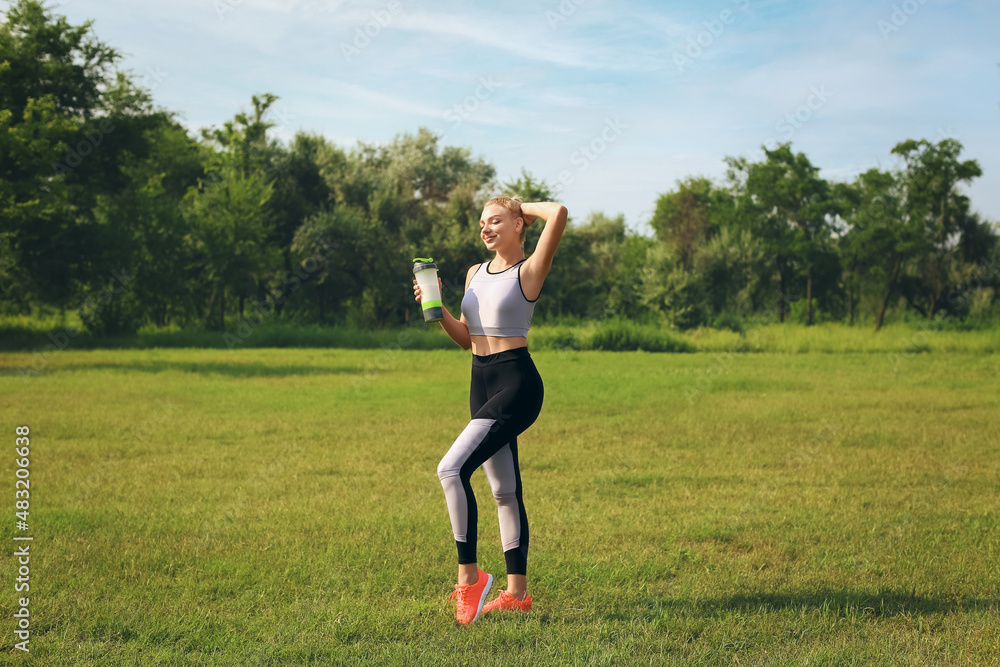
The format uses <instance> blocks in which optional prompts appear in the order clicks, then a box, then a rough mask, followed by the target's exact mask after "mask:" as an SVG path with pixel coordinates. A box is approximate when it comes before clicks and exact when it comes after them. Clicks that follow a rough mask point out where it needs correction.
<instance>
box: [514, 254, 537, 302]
mask: <svg viewBox="0 0 1000 667" xmlns="http://www.w3.org/2000/svg"><path fill="white" fill-rule="evenodd" d="M525 259H527V258H525ZM521 261H524V260H521ZM520 264H521V262H518V267H517V286H518V287H519V288H520V289H521V296H523V297H524V300H525V301H527V302H528V303H534V302H536V301H538V297H539V296H541V294H539V295H538V296H536V297H535V298H534V299H529V298H528V295H527V294H525V293H524V285H522V284H521V267H520ZM511 268H513V267H511Z"/></svg>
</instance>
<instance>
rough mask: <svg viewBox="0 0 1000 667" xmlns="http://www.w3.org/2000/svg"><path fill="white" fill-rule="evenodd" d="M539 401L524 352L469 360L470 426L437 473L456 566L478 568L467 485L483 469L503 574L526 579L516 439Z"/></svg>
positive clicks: (538, 381) (475, 517)
mask: <svg viewBox="0 0 1000 667" xmlns="http://www.w3.org/2000/svg"><path fill="white" fill-rule="evenodd" d="M542 395H543V388H542V378H541V376H540V375H539V374H538V370H537V369H536V368H535V364H534V362H532V360H531V356H530V355H529V354H528V348H526V347H518V348H515V349H513V350H505V351H503V352H497V353H496V354H490V355H487V356H479V355H475V354H474V355H472V388H471V390H470V393H469V407H470V412H471V413H472V420H471V421H470V422H469V424H468V425H467V426H466V427H465V430H463V431H462V433H461V434H460V435H459V436H458V438H457V439H456V440H455V442H454V444H452V446H451V448H450V449H449V450H448V453H447V454H445V456H444V458H443V459H441V463H440V464H439V465H438V469H437V472H438V477H439V478H440V480H441V486H442V487H444V495H445V499H446V500H447V501H448V514H449V515H450V516H451V527H452V532H453V533H454V534H455V544H456V545H457V546H458V562H459V563H461V564H469V563H475V562H477V560H476V539H477V535H478V531H477V524H478V521H479V512H478V510H477V508H476V497H475V496H474V495H473V493H472V485H471V484H470V483H469V479H470V478H471V477H472V473H473V472H474V471H475V470H476V468H478V467H479V466H482V467H483V470H485V471H486V477H487V479H489V482H490V488H491V489H492V490H493V497H494V498H495V499H496V502H497V514H498V515H499V518H500V539H501V541H502V542H503V554H504V560H505V561H506V564H507V574H527V567H528V517H527V515H526V514H525V513H524V502H523V500H522V498H521V470H520V467H519V466H518V461H517V436H518V435H520V434H521V433H523V432H524V431H525V430H526V429H527V428H528V427H529V426H531V425H532V424H533V423H534V422H535V419H536V418H537V417H538V413H539V412H540V411H541V409H542Z"/></svg>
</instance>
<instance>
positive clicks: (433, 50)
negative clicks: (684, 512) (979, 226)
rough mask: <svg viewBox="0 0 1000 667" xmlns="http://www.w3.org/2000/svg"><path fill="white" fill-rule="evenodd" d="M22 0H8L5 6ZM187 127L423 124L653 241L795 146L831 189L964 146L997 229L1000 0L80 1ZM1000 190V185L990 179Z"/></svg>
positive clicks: (578, 208) (287, 131) (75, 7)
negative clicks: (258, 107)
mask: <svg viewBox="0 0 1000 667" xmlns="http://www.w3.org/2000/svg"><path fill="white" fill-rule="evenodd" d="M7 4H9V3H3V2H0V7H4V6H6V5H7ZM51 4H52V6H53V7H54V8H55V11H57V12H58V13H62V14H65V15H67V16H68V17H69V18H70V20H71V22H73V23H79V22H82V21H83V20H86V19H93V20H94V29H95V31H96V32H97V34H98V35H99V36H100V37H101V39H103V40H104V41H106V42H108V43H110V44H111V45H112V46H114V47H116V48H118V49H119V50H121V51H122V52H123V53H124V54H125V60H124V66H125V67H126V68H128V69H131V70H132V71H133V72H134V73H135V74H136V75H137V77H138V78H139V79H140V80H143V81H144V82H145V84H146V86H147V87H149V88H151V89H152V91H153V95H154V98H155V100H156V103H157V104H159V105H161V106H163V107H166V108H168V109H171V110H173V111H176V112H178V113H179V114H180V118H181V120H182V122H184V123H185V124H186V125H187V126H188V127H190V128H191V129H192V130H196V129H198V128H201V127H206V126H210V125H219V124H221V123H222V122H224V121H225V120H227V119H229V118H231V117H232V116H233V115H234V114H235V113H236V112H237V111H239V110H241V109H242V110H246V109H248V108H250V96H251V95H253V94H254V93H263V92H272V93H275V94H276V95H278V96H279V97H280V98H281V99H280V100H279V101H278V102H277V103H276V104H275V106H274V113H273V114H272V116H271V120H272V121H274V122H276V123H277V124H278V127H277V128H276V130H275V131H276V132H277V135H278V136H279V137H282V138H285V139H288V138H290V137H292V136H293V135H294V134H295V132H296V131H298V130H307V131H311V132H317V133H320V134H323V135H325V136H326V137H328V138H329V139H331V140H333V141H335V142H336V143H338V144H340V145H342V146H344V147H351V146H353V145H354V144H355V142H357V141H359V140H360V141H365V142H386V141H390V140H391V139H392V138H393V136H395V135H396V134H399V133H403V132H415V131H416V130H417V129H418V128H419V127H421V126H423V127H427V128H429V129H431V130H432V131H435V132H437V133H439V134H442V135H444V141H445V142H446V143H448V144H452V145H460V146H468V147H470V148H471V149H472V151H473V153H474V154H475V155H477V156H480V157H482V158H484V159H486V160H487V161H489V162H491V163H492V164H493V165H495V166H496V168H497V172H498V176H499V178H500V179H501V180H508V179H511V178H514V177H516V176H517V175H518V174H519V173H520V171H521V169H522V168H524V169H527V170H528V171H529V172H530V173H531V174H532V175H533V176H535V177H537V178H541V179H544V180H546V181H547V182H548V183H550V184H552V185H555V186H556V187H557V188H558V198H559V199H560V200H561V201H562V202H563V203H565V204H566V205H567V207H568V208H569V209H570V214H571V216H573V217H574V218H575V219H577V220H579V221H582V220H583V219H585V218H586V216H587V214H588V213H589V212H590V211H594V210H600V211H604V212H605V213H608V214H610V215H614V214H617V213H624V214H625V216H626V220H627V222H628V224H629V226H630V227H633V228H635V229H639V230H648V226H647V224H648V220H649V218H650V216H651V214H652V211H653V209H654V207H655V205H656V199H657V197H658V196H659V195H660V194H662V193H664V192H666V191H669V190H670V189H672V188H673V187H674V185H675V182H676V181H677V180H678V179H682V178H685V177H687V176H691V175H705V176H708V177H710V178H716V179H721V178H722V176H723V175H724V172H725V165H724V163H723V158H724V157H725V156H727V155H734V156H735V155H744V156H748V157H751V158H759V157H762V154H761V153H760V150H759V149H760V146H761V144H765V143H768V142H769V141H783V140H791V141H792V145H793V148H794V149H795V150H796V151H801V152H804V153H806V155H808V156H809V158H810V159H811V160H812V162H813V164H815V165H817V166H819V167H821V169H822V174H823V175H824V176H825V177H826V178H828V179H831V180H849V179H851V178H853V177H854V176H855V175H856V174H857V173H859V172H860V171H863V170H865V169H867V168H869V167H871V166H876V165H880V166H882V167H890V166H892V165H894V164H896V161H895V158H894V157H893V156H891V155H890V153H889V151H890V150H891V149H892V147H893V146H894V145H895V144H896V143H897V142H899V141H902V140H904V139H907V138H926V139H930V140H933V141H938V140H940V139H942V138H944V137H946V136H950V137H954V138H957V139H958V140H959V141H961V142H962V143H963V144H964V146H965V152H964V153H963V158H966V159H969V158H975V159H976V160H978V161H979V163H980V166H981V167H982V168H983V172H984V176H983V177H982V178H980V179H978V180H977V181H976V182H975V183H974V184H973V186H972V187H971V188H969V194H970V196H971V198H972V204H973V207H974V208H975V209H976V210H978V211H980V212H981V213H982V214H984V215H985V216H987V217H988V218H990V219H992V220H1000V187H996V184H997V183H998V182H1000V180H998V178H1000V67H998V63H1000V41H998V40H997V38H996V35H997V32H998V29H1000V3H998V2H996V0H969V1H966V2H959V1H951V2H949V1H947V0H905V1H900V0H893V1H886V0H868V1H866V2H862V1H860V0H846V1H841V2H836V3H832V2H775V1H770V0H710V1H708V2H693V1H679V2H671V3H665V2H663V3H661V2H640V1H635V0H626V1H620V2H601V1H599V0H562V2H559V1H552V2H546V1H545V0H543V1H542V2H522V1H520V0H518V1H514V2H507V3H503V4H500V3H485V2H461V1H458V0H444V1H441V2H430V1H429V0H375V1H373V2H351V1H343V0H170V2H155V3H137V2H134V1H132V2H125V1H124V0H68V1H64V2H55V3H51ZM991 186H992V187H991Z"/></svg>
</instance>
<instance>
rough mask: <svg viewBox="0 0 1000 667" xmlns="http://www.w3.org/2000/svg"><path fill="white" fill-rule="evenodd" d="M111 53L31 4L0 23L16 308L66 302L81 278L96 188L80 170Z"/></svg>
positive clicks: (3, 182)
mask: <svg viewBox="0 0 1000 667" xmlns="http://www.w3.org/2000/svg"><path fill="white" fill-rule="evenodd" d="M119 58H120V56H119V54H118V52H117V51H115V50H114V49H112V48H110V47H109V46H107V45H105V44H103V43H101V42H99V41H98V40H96V39H94V38H93V37H92V36H91V34H90V23H85V24H83V25H81V26H75V27H74V26H71V25H69V23H68V22H67V21H66V19H65V18H64V17H58V18H56V17H54V16H53V15H52V14H51V12H49V11H48V10H47V9H46V8H45V7H44V6H43V5H42V4H41V3H40V2H37V1H35V0H18V1H17V2H15V3H14V4H13V5H12V6H11V7H10V8H8V10H7V12H6V14H5V17H4V22H3V23H2V24H0V154H2V155H3V159H2V160H0V236H3V237H4V239H5V245H6V247H7V249H8V250H7V252H8V253H9V255H8V260H7V261H8V263H9V265H10V266H11V268H10V269H9V272H8V280H9V281H10V286H9V290H7V291H5V297H6V298H12V299H15V300H16V301H17V302H18V304H19V306H20V307H21V308H24V307H26V306H27V305H28V304H29V303H30V302H48V303H52V304H53V305H57V306H60V307H65V306H67V305H69V304H70V303H71V302H72V300H73V297H74V296H75V295H74V290H73V287H74V284H75V283H77V282H78V281H81V280H84V279H85V278H84V275H83V274H84V273H85V272H86V267H85V266H83V265H81V259H80V258H81V251H84V252H87V251H89V250H91V249H92V248H93V243H92V242H91V238H90V232H91V231H92V230H91V229H90V228H89V227H90V226H89V222H88V220H87V219H86V218H87V215H88V211H89V207H88V206H87V205H86V201H87V199H88V198H89V197H91V196H92V195H93V194H94V190H93V189H92V188H88V187H87V185H89V184H92V180H91V182H90V183H86V181H87V180H90V179H86V178H82V177H81V175H82V174H85V172H86V169H79V167H80V165H81V164H83V162H84V160H85V159H87V158H88V157H92V156H90V153H92V152H94V149H95V147H96V146H98V145H100V143H101V142H102V141H103V140H104V139H105V138H106V136H107V132H105V131H104V130H102V121H104V122H105V123H106V121H107V118H106V116H105V117H103V118H102V117H101V116H102V110H103V109H104V108H105V105H104V104H103V100H104V92H103V91H104V89H105V87H109V86H111V85H112V84H113V79H112V77H111V74H110V71H111V68H112V67H113V65H114V64H115V63H116V62H117V61H118V60H119ZM107 127H108V126H107V125H106V124H105V125H104V128H105V129H107ZM102 148H103V147H102ZM93 164H94V163H93V160H88V162H87V164H86V166H87V167H93ZM98 191H99V190H98ZM90 201H92V199H90ZM81 216H82V217H83V219H82V220H81Z"/></svg>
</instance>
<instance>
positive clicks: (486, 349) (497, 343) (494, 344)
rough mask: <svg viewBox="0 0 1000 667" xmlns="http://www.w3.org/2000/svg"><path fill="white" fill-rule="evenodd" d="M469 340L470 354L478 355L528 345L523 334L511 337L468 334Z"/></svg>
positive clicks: (482, 355)
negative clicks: (470, 343) (470, 342)
mask: <svg viewBox="0 0 1000 667" xmlns="http://www.w3.org/2000/svg"><path fill="white" fill-rule="evenodd" d="M469 340H471V341H472V354H475V355H478V356H480V357H485V356H486V355H488V354H496V353H497V352H503V351H504V350H513V349H514V348H517V347H526V346H527V345H528V339H527V338H525V337H524V336H514V337H512V338H507V337H501V336H469Z"/></svg>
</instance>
